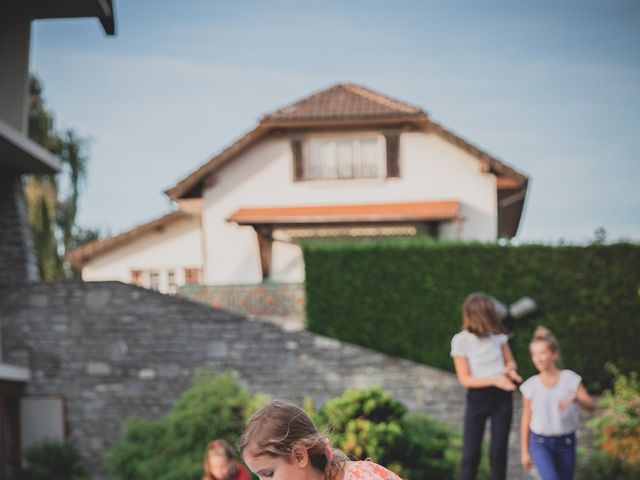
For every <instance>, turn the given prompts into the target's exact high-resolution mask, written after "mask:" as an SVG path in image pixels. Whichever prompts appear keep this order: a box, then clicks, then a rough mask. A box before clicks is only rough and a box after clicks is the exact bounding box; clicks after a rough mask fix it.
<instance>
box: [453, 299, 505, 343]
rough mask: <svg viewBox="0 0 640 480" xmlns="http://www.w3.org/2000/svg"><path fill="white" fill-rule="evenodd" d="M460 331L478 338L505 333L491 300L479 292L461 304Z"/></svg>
mask: <svg viewBox="0 0 640 480" xmlns="http://www.w3.org/2000/svg"><path fill="white" fill-rule="evenodd" d="M462 330H467V331H469V332H471V333H473V334H475V335H478V336H479V337H484V336H486V335H490V334H492V333H493V334H497V333H506V332H507V330H506V328H505V327H504V325H503V324H502V321H501V320H500V318H499V317H498V312H496V305H495V303H494V301H493V299H492V298H491V297H490V296H489V295H486V294H484V293H481V292H476V293H472V294H471V295H469V296H468V297H467V298H466V299H465V301H464V303H463V304H462Z"/></svg>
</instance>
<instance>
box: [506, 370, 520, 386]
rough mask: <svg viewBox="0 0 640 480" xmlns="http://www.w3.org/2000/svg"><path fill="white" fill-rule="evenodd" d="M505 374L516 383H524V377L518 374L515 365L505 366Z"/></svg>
mask: <svg viewBox="0 0 640 480" xmlns="http://www.w3.org/2000/svg"><path fill="white" fill-rule="evenodd" d="M504 374H505V375H506V376H507V377H509V378H510V379H511V380H513V381H514V382H516V383H522V377H521V376H520V375H518V372H517V371H516V369H515V367H504Z"/></svg>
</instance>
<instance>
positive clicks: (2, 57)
mask: <svg viewBox="0 0 640 480" xmlns="http://www.w3.org/2000/svg"><path fill="white" fill-rule="evenodd" d="M61 17H96V18H98V19H99V20H100V22H101V23H102V26H103V29H104V31H105V33H107V34H110V35H113V34H114V33H115V24H114V18H113V7H112V2H111V0H87V1H84V2H77V1H68V0H58V1H52V2H41V1H34V0H24V1H21V2H3V3H2V4H0V212H2V214H1V215H0V288H2V287H3V286H6V285H9V284H21V283H28V282H35V281H37V280H39V272H38V268H37V264H36V258H35V251H34V249H33V241H32V239H31V231H30V227H29V221H28V218H27V209H26V204H25V198H24V193H23V189H22V175H24V174H35V175H39V174H53V173H56V172H57V171H59V170H60V168H61V165H60V161H59V160H58V159H57V158H56V157H54V156H53V155H51V154H50V153H49V152H48V151H46V150H45V149H43V148H42V147H40V146H39V145H37V144H36V143H34V142H33V141H31V140H30V139H29V138H28V136H27V120H28V115H27V104H28V98H29V96H28V94H29V49H30V39H31V22H32V21H33V20H36V19H41V18H61ZM3 317H5V315H4V312H3V311H1V310H0V320H2V319H3ZM0 330H2V329H0ZM0 340H1V338H0ZM30 379H31V371H30V369H29V368H28V367H25V366H21V365H14V364H12V363H5V361H4V357H3V350H2V348H1V344H0V478H13V473H14V472H15V471H16V469H17V468H18V467H19V466H20V464H21V454H22V450H23V449H24V448H26V447H28V446H30V445H31V444H33V443H34V442H36V441H38V440H40V439H42V438H45V437H49V438H51V437H53V438H58V439H62V438H64V434H65V432H64V424H63V422H61V421H59V420H60V419H61V417H60V415H56V413H55V412H56V409H58V407H60V405H61V404H60V402H51V401H50V399H49V398H47V397H43V396H41V397H28V396H25V392H26V390H27V385H28V383H29V381H30Z"/></svg>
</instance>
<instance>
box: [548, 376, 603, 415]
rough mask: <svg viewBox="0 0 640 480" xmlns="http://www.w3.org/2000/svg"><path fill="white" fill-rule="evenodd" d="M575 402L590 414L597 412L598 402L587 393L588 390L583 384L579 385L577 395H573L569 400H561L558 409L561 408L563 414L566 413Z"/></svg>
mask: <svg viewBox="0 0 640 480" xmlns="http://www.w3.org/2000/svg"><path fill="white" fill-rule="evenodd" d="M573 402H578V405H580V406H581V407H582V408H584V409H585V410H589V411H590V412H593V411H595V409H596V408H597V405H596V402H595V401H594V400H593V398H591V396H590V395H589V393H588V392H587V389H586V388H584V385H583V384H582V383H580V385H578V389H577V390H576V392H575V393H572V394H571V395H569V396H568V397H567V398H563V399H562V400H560V404H559V405H558V407H559V408H560V411H561V412H564V411H565V410H567V409H568V408H569V407H570V406H571V404H572V403H573Z"/></svg>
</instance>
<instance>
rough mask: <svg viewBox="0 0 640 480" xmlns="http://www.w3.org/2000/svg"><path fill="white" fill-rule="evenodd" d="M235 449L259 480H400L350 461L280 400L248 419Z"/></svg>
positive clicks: (300, 413)
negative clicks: (238, 449) (238, 450)
mask: <svg viewBox="0 0 640 480" xmlns="http://www.w3.org/2000/svg"><path fill="white" fill-rule="evenodd" d="M238 447H239V448H240V452H241V453H242V458H243V459H244V461H245V463H246V464H247V466H248V467H249V468H250V469H251V471H252V472H254V473H255V474H256V475H257V476H258V478H259V479H260V480H263V479H270V480H401V479H400V477H398V476H397V475H396V474H394V473H393V472H390V471H389V470H387V469H386V468H384V467H381V466H380V465H376V464H375V463H373V462H369V461H365V462H352V461H349V460H348V459H347V457H346V456H345V455H344V454H343V453H342V452H340V451H339V450H334V449H333V448H332V447H331V444H330V443H329V440H328V439H327V437H325V436H324V435H322V434H321V433H320V432H319V431H318V430H317V428H316V426H315V425H314V424H313V422H312V421H311V419H310V418H309V416H308V415H307V414H306V413H305V412H304V410H302V409H301V408H299V407H296V406H295V405H292V404H290V403H287V402H284V401H281V400H274V401H272V402H271V403H269V404H267V405H265V406H264V407H262V408H261V409H260V410H258V411H257V412H256V413H255V414H254V415H253V416H252V417H251V418H250V419H249V422H248V424H247V427H246V429H245V431H244V433H243V434H242V437H240V442H239V444H238Z"/></svg>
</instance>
